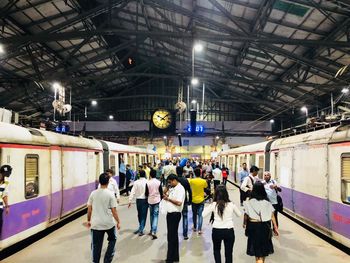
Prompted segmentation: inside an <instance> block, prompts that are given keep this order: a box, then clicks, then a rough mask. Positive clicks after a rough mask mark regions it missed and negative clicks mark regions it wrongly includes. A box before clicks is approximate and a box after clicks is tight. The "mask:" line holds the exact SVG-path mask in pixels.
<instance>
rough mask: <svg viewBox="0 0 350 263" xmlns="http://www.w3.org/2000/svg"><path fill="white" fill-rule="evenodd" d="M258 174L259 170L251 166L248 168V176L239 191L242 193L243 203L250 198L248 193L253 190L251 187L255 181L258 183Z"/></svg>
mask: <svg viewBox="0 0 350 263" xmlns="http://www.w3.org/2000/svg"><path fill="white" fill-rule="evenodd" d="M258 172H259V168H258V167H256V166H255V165H253V166H252V167H250V174H249V175H248V176H247V177H245V178H244V180H243V182H242V184H241V190H242V191H243V201H245V200H246V199H247V198H248V197H250V193H251V192H252V190H253V185H254V183H255V182H256V181H258V177H257V175H258Z"/></svg>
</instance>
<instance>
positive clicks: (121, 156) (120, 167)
mask: <svg viewBox="0 0 350 263" xmlns="http://www.w3.org/2000/svg"><path fill="white" fill-rule="evenodd" d="M118 164H119V165H118V170H119V189H124V188H125V178H126V166H125V160H124V154H123V153H119V154H118Z"/></svg>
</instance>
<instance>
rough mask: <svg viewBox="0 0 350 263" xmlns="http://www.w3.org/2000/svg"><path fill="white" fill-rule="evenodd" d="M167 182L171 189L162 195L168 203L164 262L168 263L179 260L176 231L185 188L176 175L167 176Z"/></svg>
mask: <svg viewBox="0 0 350 263" xmlns="http://www.w3.org/2000/svg"><path fill="white" fill-rule="evenodd" d="M167 180H168V182H169V184H170V187H171V188H170V189H169V191H168V192H167V193H166V194H164V198H163V199H164V200H166V201H168V204H167V216H166V223H167V232H168V234H167V239H168V253H167V258H166V262H167V263H170V262H178V261H179V260H180V255H179V235H178V229H179V223H180V220H181V212H182V209H183V206H184V202H185V195H186V194H185V188H184V187H183V186H182V185H181V184H180V183H179V181H178V180H179V179H178V177H177V176H176V175H174V174H171V175H169V176H168V179H167Z"/></svg>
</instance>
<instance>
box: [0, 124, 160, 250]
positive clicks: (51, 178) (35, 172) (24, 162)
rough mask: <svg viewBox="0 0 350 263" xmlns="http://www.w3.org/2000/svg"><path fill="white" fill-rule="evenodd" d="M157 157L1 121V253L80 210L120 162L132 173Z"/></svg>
mask: <svg viewBox="0 0 350 263" xmlns="http://www.w3.org/2000/svg"><path fill="white" fill-rule="evenodd" d="M156 158H157V154H156V152H155V151H151V150H146V149H142V148H138V147H132V146H127V145H122V144H117V143H112V142H106V141H99V140H95V139H88V138H83V137H75V136H68V135H62V134H57V133H54V132H49V131H43V130H38V129H31V128H23V127H19V126H15V125H12V124H7V123H1V122H0V165H3V164H9V165H11V166H12V167H13V171H12V175H11V177H10V183H9V205H10V212H9V214H8V215H5V213H4V216H3V218H4V224H3V229H2V231H1V232H2V233H1V236H0V250H2V249H4V248H6V247H9V246H11V245H13V244H16V243H17V242H19V241H21V240H23V239H25V238H28V237H30V236H32V235H34V234H36V233H38V232H40V231H42V230H44V229H46V228H48V227H49V226H51V225H53V224H56V223H58V222H59V221H61V220H62V219H64V218H67V217H69V216H71V215H73V214H74V213H76V212H78V211H80V210H82V209H84V208H85V204H86V202H87V198H88V196H89V194H90V192H91V191H92V190H94V189H95V188H96V182H97V179H98V176H99V174H101V173H102V172H103V171H104V170H106V169H107V168H112V169H114V170H115V171H116V177H117V179H118V177H119V169H118V167H119V162H120V160H121V159H123V160H124V162H125V163H126V164H130V165H131V167H132V168H133V169H136V168H137V166H138V165H139V164H141V163H145V162H151V163H153V162H154V161H156Z"/></svg>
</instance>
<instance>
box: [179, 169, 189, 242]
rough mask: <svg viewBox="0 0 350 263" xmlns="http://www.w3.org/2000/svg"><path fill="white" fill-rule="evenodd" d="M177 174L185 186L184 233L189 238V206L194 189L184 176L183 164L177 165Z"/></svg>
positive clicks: (185, 238) (185, 237)
mask: <svg viewBox="0 0 350 263" xmlns="http://www.w3.org/2000/svg"><path fill="white" fill-rule="evenodd" d="M176 174H177V176H178V179H179V183H180V184H181V185H182V186H183V187H184V188H185V203H184V207H183V209H182V230H183V231H182V233H183V236H184V240H188V206H189V205H190V204H191V203H192V190H191V186H190V183H189V182H188V179H187V178H186V177H184V176H183V174H184V171H183V168H182V167H181V166H177V167H176ZM188 176H189V175H188Z"/></svg>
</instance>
